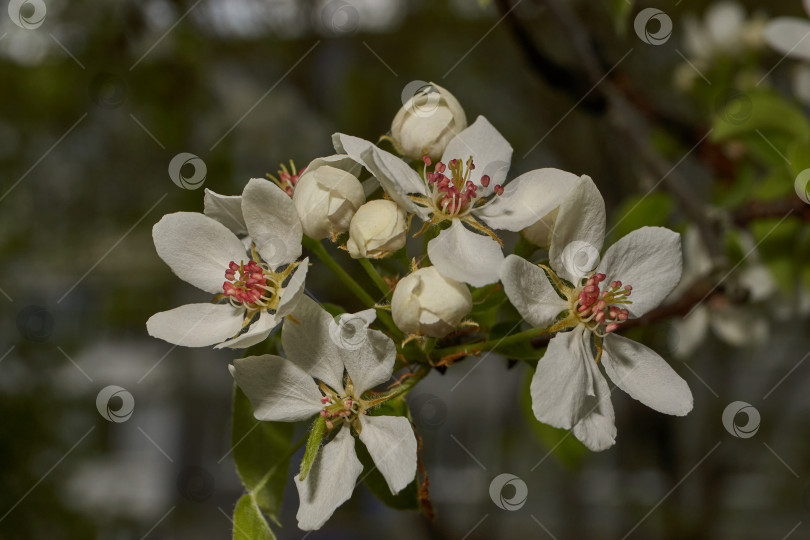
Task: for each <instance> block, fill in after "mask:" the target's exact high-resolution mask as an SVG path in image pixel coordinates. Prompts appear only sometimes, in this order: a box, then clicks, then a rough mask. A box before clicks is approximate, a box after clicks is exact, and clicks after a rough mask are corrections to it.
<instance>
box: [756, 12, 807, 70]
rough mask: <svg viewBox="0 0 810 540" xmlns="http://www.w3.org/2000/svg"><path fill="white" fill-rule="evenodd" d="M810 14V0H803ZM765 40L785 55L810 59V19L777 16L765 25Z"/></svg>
mask: <svg viewBox="0 0 810 540" xmlns="http://www.w3.org/2000/svg"><path fill="white" fill-rule="evenodd" d="M802 6H804V11H805V13H807V14H808V15H810V0H802ZM765 41H766V42H767V43H768V45H770V46H771V47H773V48H774V49H776V50H777V51H779V52H780V53H782V54H784V55H785V56H790V57H791V58H798V59H800V60H805V61H807V60H810V21H808V20H807V19H800V18H798V17H776V18H775V19H772V20H771V21H770V22H768V24H767V26H766V27H765Z"/></svg>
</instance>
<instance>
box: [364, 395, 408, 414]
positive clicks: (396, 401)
mask: <svg viewBox="0 0 810 540" xmlns="http://www.w3.org/2000/svg"><path fill="white" fill-rule="evenodd" d="M368 414H369V415H371V416H405V417H407V416H408V402H407V401H405V396H404V395H401V396H398V397H395V398H393V399H389V400H388V401H383V402H382V403H380V404H379V405H377V406H376V407H372V408H371V409H369V411H368Z"/></svg>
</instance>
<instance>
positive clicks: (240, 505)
mask: <svg viewBox="0 0 810 540" xmlns="http://www.w3.org/2000/svg"><path fill="white" fill-rule="evenodd" d="M275 538H276V536H275V535H274V534H273V531H271V530H270V526H269V525H268V524H267V521H265V519H264V516H262V512H261V510H260V509H259V507H258V506H257V505H256V501H255V500H254V499H253V497H252V496H251V495H250V494H249V493H248V494H246V495H242V498H240V499H239V502H237V503H236V508H234V509H233V540H275Z"/></svg>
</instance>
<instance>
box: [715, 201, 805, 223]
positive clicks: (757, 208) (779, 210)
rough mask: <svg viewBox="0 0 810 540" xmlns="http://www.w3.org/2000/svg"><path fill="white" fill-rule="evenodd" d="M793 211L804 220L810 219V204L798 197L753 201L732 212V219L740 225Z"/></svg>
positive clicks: (783, 215)
mask: <svg viewBox="0 0 810 540" xmlns="http://www.w3.org/2000/svg"><path fill="white" fill-rule="evenodd" d="M789 213H793V214H795V215H796V216H798V217H799V218H800V219H802V220H804V221H810V205H808V204H806V203H805V202H804V201H802V200H801V199H800V198H798V197H788V198H786V199H779V200H776V201H752V202H749V203H748V204H746V205H744V206H742V207H740V208H738V209H737V210H735V211H733V212H732V213H731V221H732V223H734V225H737V226H739V227H742V226H745V225H747V224H748V223H750V222H752V221H754V220H757V219H769V218H783V217H785V216H786V215H788V214H789Z"/></svg>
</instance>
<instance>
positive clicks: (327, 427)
mask: <svg viewBox="0 0 810 540" xmlns="http://www.w3.org/2000/svg"><path fill="white" fill-rule="evenodd" d="M333 427H335V425H334V424H333V423H332V422H331V421H330V420H327V421H326V429H332V428H333Z"/></svg>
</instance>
